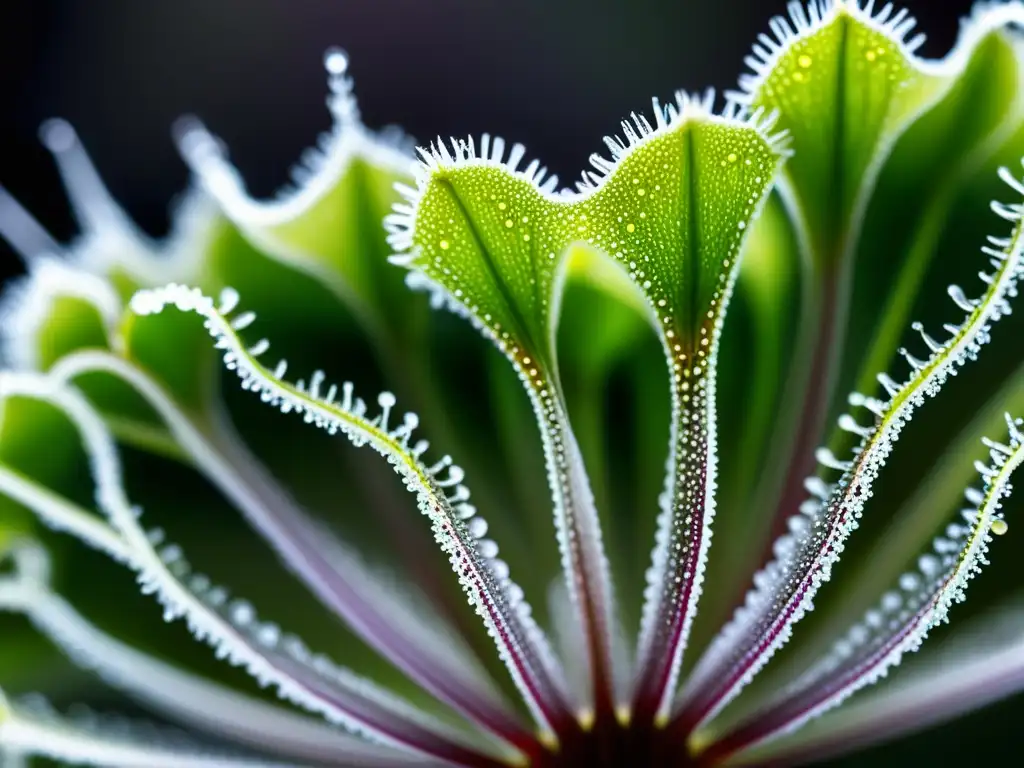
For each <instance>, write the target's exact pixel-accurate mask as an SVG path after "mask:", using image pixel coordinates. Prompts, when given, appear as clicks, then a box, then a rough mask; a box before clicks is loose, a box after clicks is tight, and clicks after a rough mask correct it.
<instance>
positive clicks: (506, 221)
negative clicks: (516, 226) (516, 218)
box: [505, 219, 513, 229]
mask: <svg viewBox="0 0 1024 768" xmlns="http://www.w3.org/2000/svg"><path fill="white" fill-rule="evenodd" d="M512 223H513V222H512V219H505V226H506V227H508V228H509V229H512Z"/></svg>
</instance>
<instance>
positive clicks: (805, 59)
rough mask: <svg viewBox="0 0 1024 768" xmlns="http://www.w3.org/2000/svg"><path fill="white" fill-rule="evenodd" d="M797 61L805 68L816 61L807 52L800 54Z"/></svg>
mask: <svg viewBox="0 0 1024 768" xmlns="http://www.w3.org/2000/svg"><path fill="white" fill-rule="evenodd" d="M796 63H797V64H799V65H800V66H801V67H803V68H804V69H807V68H808V67H810V66H811V64H813V63H814V60H813V59H812V58H811V57H810V56H808V55H807V54H806V53H805V54H802V55H801V56H800V58H798V59H797V60H796Z"/></svg>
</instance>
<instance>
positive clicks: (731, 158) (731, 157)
mask: <svg viewBox="0 0 1024 768" xmlns="http://www.w3.org/2000/svg"><path fill="white" fill-rule="evenodd" d="M727 159H728V161H729V162H730V163H735V162H736V161H737V160H739V157H737V156H736V153H735V152H730V153H729V157H728V158H727Z"/></svg>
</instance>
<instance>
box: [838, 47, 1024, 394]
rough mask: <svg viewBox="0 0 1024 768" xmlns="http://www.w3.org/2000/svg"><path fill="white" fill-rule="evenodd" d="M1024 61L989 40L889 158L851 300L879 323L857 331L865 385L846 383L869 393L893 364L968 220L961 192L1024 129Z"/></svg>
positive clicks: (853, 348)
mask: <svg viewBox="0 0 1024 768" xmlns="http://www.w3.org/2000/svg"><path fill="white" fill-rule="evenodd" d="M1022 64H1024V61H1022V59H1021V55H1020V53H1019V52H1018V51H1017V49H1016V44H1015V43H1014V41H1013V40H1012V39H1011V38H1009V37H1008V36H1007V34H1006V33H1005V32H1003V31H1001V30H997V31H994V32H990V33H988V34H986V35H985V36H984V37H982V38H981V39H980V40H979V42H978V43H977V45H976V46H975V47H974V49H973V50H971V51H970V56H969V57H968V60H967V63H966V65H965V67H964V71H963V74H962V75H961V76H960V77H959V78H958V79H957V80H956V81H955V83H954V84H953V85H952V87H951V88H950V89H949V92H948V93H946V95H945V96H944V97H943V98H942V100H941V101H940V102H938V103H937V104H936V105H935V106H934V107H933V108H932V109H931V110H929V111H928V112H927V113H926V114H924V115H923V116H922V117H921V118H920V119H918V120H917V121H916V122H915V123H914V124H913V125H911V126H910V127H909V128H908V129H907V131H906V133H905V134H904V135H903V136H902V137H900V139H899V141H898V142H897V143H896V145H895V147H894V148H893V151H892V154H891V156H890V157H889V158H888V160H887V161H886V163H885V166H884V168H883V170H882V172H881V174H880V176H879V179H878V185H877V188H876V190H875V194H874V195H873V197H872V201H871V204H870V206H869V208H868V211H867V215H866V218H865V221H864V229H863V233H862V238H861V242H860V245H859V247H858V249H857V260H858V268H857V276H858V283H857V286H856V288H855V291H854V295H853V299H852V301H853V305H852V313H853V315H854V316H855V317H877V318H878V320H877V321H876V322H875V323H874V324H871V323H867V324H864V327H860V325H861V324H851V327H850V331H849V333H850V336H849V351H848V353H847V356H846V357H847V360H848V361H849V362H848V363H847V367H853V366H856V369H859V379H858V380H857V381H856V382H855V381H853V380H852V379H848V378H847V376H849V375H851V374H847V376H844V377H843V380H844V382H847V381H848V382H849V386H851V387H856V388H859V389H862V390H863V389H866V388H867V387H868V386H869V385H870V383H871V382H872V381H873V378H874V375H875V374H876V373H878V372H879V371H882V370H885V369H886V368H887V367H888V365H889V363H890V361H891V360H892V357H893V355H894V354H895V353H896V348H897V347H898V346H899V343H900V339H901V335H902V333H903V331H904V330H905V328H906V326H907V325H908V321H909V318H910V314H911V312H912V311H913V310H914V308H915V304H916V302H917V299H918V297H919V295H920V293H921V288H922V285H923V283H924V280H925V276H926V274H927V273H928V271H929V268H930V266H931V263H932V260H933V259H934V257H935V254H936V250H937V245H938V243H939V240H940V238H941V237H942V236H943V233H944V232H945V230H946V228H947V222H948V221H949V220H950V219H951V218H953V217H955V216H957V215H959V212H958V211H957V210H956V207H955V205H956V202H957V196H958V194H959V193H960V192H961V191H962V190H963V188H964V186H965V185H966V183H967V181H968V179H969V178H970V177H971V176H972V175H973V174H975V173H977V172H978V170H979V169H980V168H981V167H982V166H983V165H985V164H986V163H988V162H990V161H991V159H992V157H993V156H994V155H995V154H996V153H997V152H998V150H999V149H1000V148H1001V146H1002V144H1003V143H1004V142H1005V141H1006V140H1007V139H1008V138H1010V136H1012V134H1013V132H1014V131H1016V130H1017V129H1018V127H1019V126H1020V123H1021V119H1022V117H1024V89H1022V88H1020V87H1019V86H1020V84H1021V68H1022ZM1008 94H1011V95H1012V98H1008V97H1007V95H1008ZM978 207H979V208H980V206H978ZM869 334H870V335H869ZM854 361H855V362H854Z"/></svg>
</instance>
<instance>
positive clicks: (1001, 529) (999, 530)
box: [992, 520, 1010, 536]
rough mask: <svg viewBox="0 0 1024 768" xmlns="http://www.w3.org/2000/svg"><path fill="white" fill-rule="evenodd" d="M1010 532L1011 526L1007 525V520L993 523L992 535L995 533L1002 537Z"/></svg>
mask: <svg viewBox="0 0 1024 768" xmlns="http://www.w3.org/2000/svg"><path fill="white" fill-rule="evenodd" d="M1008 530H1010V526H1009V525H1007V524H1006V521H1005V520H993V521H992V533H994V534H995V535H996V536H1002V535H1003V534H1005V533H1006V532H1007V531H1008Z"/></svg>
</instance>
